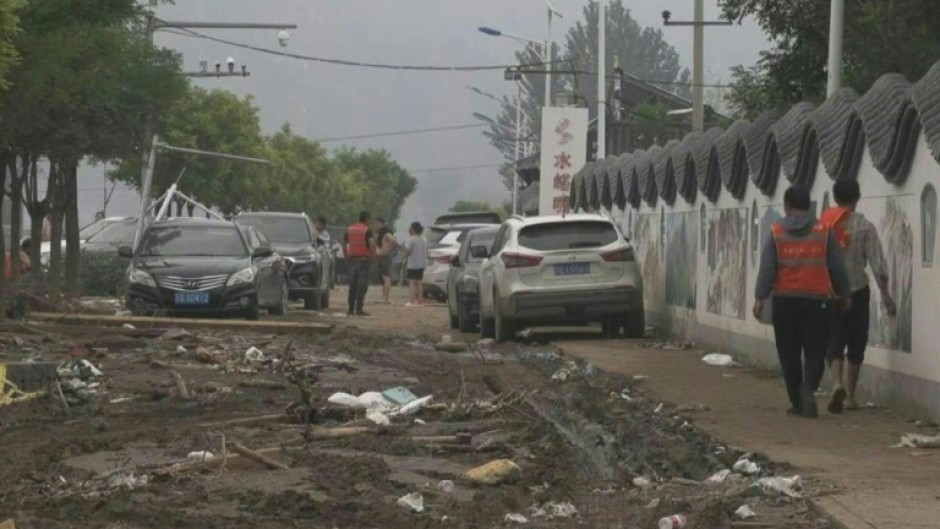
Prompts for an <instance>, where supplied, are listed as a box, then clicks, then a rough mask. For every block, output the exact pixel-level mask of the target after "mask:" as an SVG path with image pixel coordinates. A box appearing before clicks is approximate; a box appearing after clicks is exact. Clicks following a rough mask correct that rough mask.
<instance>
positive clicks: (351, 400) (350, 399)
mask: <svg viewBox="0 0 940 529" xmlns="http://www.w3.org/2000/svg"><path fill="white" fill-rule="evenodd" d="M326 400H327V402H330V403H332V404H338V405H340V406H346V407H348V408H364V407H365V406H363V405H362V403H361V402H359V397H357V396H355V395H350V394H349V393H343V392H339V393H334V394H332V395H330V397H329V398H328V399H326Z"/></svg>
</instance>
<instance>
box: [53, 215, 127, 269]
mask: <svg viewBox="0 0 940 529" xmlns="http://www.w3.org/2000/svg"><path fill="white" fill-rule="evenodd" d="M126 218H127V217H107V218H104V219H101V220H96V221H95V222H92V223H91V224H89V225H87V226H85V227H84V228H82V229H81V231H79V233H78V239H79V241H78V243H79V244H80V245H82V246H84V245H85V241H87V240H88V239H89V238H91V237H93V236H94V235H97V234H98V233H100V232H101V230H103V229H105V228H107V227H108V226H110V225H112V224H115V223H118V222H122V221H124V220H125V219H126ZM63 237H64V235H63ZM61 245H62V246H61V248H62V255H63V256H64V255H65V239H64V238H63V239H62V242H61ZM51 253H52V243H51V242H49V241H44V242H42V243H41V244H40V247H39V259H40V264H41V265H42V266H43V267H46V266H49V255H50V254H51Z"/></svg>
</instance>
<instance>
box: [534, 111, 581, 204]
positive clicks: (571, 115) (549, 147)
mask: <svg viewBox="0 0 940 529" xmlns="http://www.w3.org/2000/svg"><path fill="white" fill-rule="evenodd" d="M587 129H588V111H587V109H586V108H567V107H558V108H555V107H545V108H543V109H542V158H541V160H540V167H541V180H540V182H539V194H540V196H539V215H558V214H562V213H570V212H571V210H570V208H569V202H568V195H569V194H570V193H571V179H572V176H574V174H575V173H577V172H578V171H579V170H580V169H581V167H582V166H583V165H584V162H585V158H586V157H587Z"/></svg>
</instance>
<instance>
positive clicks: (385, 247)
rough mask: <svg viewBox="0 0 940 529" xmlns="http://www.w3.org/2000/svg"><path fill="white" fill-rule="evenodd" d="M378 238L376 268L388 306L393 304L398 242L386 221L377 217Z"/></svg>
mask: <svg viewBox="0 0 940 529" xmlns="http://www.w3.org/2000/svg"><path fill="white" fill-rule="evenodd" d="M375 231H376V236H375V240H376V241H377V243H376V246H377V247H376V250H375V255H376V266H377V268H378V272H379V281H381V282H382V303H384V304H385V305H388V304H389V303H391V299H390V298H391V294H392V256H393V255H395V250H397V249H398V241H396V240H395V235H394V234H393V233H392V230H390V229H388V227H387V226H386V225H385V219H383V218H382V217H377V218H376V219H375Z"/></svg>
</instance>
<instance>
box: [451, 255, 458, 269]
mask: <svg viewBox="0 0 940 529" xmlns="http://www.w3.org/2000/svg"><path fill="white" fill-rule="evenodd" d="M450 266H458V267H459V266H460V256H459V255H455V256H453V257H451V258H450Z"/></svg>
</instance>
